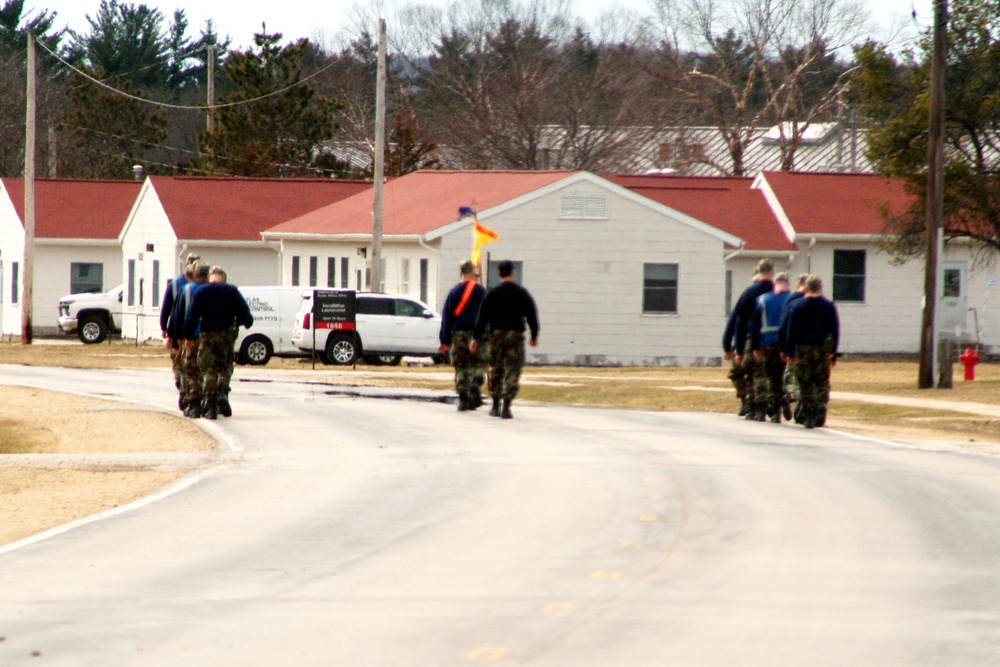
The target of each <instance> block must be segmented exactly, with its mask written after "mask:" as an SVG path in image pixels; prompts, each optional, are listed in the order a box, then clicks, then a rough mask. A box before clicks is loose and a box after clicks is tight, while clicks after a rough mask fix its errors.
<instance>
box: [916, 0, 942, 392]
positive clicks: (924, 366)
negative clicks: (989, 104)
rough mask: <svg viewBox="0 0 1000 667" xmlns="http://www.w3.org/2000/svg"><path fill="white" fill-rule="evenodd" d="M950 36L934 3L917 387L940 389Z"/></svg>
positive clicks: (936, 0) (938, 5)
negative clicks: (940, 283) (946, 76)
mask: <svg viewBox="0 0 1000 667" xmlns="http://www.w3.org/2000/svg"><path fill="white" fill-rule="evenodd" d="M947 34H948V0H934V49H933V54H932V56H931V99H930V133H929V135H928V139H927V222H926V238H925V248H924V254H925V258H926V264H925V266H924V312H923V318H922V320H921V331H920V376H919V378H918V380H917V386H918V387H919V388H920V389H931V388H933V387H935V386H936V375H937V373H936V371H937V352H938V351H937V318H936V313H937V288H938V285H937V274H938V259H939V258H938V252H939V247H940V244H941V238H942V234H943V227H944V225H943V218H944V208H943V204H942V199H943V196H944V74H945V55H946V53H945V51H946V50H947Z"/></svg>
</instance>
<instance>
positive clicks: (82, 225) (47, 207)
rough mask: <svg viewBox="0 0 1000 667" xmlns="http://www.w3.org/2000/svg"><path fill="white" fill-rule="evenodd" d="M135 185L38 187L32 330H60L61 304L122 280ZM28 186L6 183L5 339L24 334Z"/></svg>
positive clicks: (1, 230) (0, 260) (2, 200)
mask: <svg viewBox="0 0 1000 667" xmlns="http://www.w3.org/2000/svg"><path fill="white" fill-rule="evenodd" d="M139 187H140V184H139V183H137V182H134V181H76V180H48V179H39V180H36V181H35V252H34V280H33V281H32V295H33V299H32V329H33V330H34V331H35V332H36V333H51V332H55V331H57V330H58V323H57V320H58V315H59V313H58V306H59V299H60V298H61V297H63V296H65V295H67V294H72V293H77V292H103V291H107V290H110V289H112V288H113V287H115V286H116V285H118V284H119V283H121V281H122V249H121V245H120V244H119V242H118V234H119V232H120V231H121V229H122V225H124V224H125V220H126V218H128V216H129V212H130V210H131V209H132V205H133V204H134V203H135V199H136V195H137V193H138V192H139ZM24 235H25V232H24V181H23V180H22V179H19V178H3V179H0V333H3V334H5V335H19V334H20V332H21V309H22V301H21V299H22V294H23V289H24V273H23V270H24Z"/></svg>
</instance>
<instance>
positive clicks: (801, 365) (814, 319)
mask: <svg viewBox="0 0 1000 667" xmlns="http://www.w3.org/2000/svg"><path fill="white" fill-rule="evenodd" d="M839 343H840V322H839V318H838V316H837V308H836V306H834V304H833V302H831V301H829V300H828V299H826V298H825V297H824V296H823V282H822V281H821V280H820V279H819V278H818V277H817V276H814V275H809V274H802V275H800V276H799V277H798V281H797V286H796V290H795V291H794V292H790V291H789V280H788V276H787V275H786V274H784V273H779V274H778V275H777V276H775V275H774V264H773V262H771V260H768V259H764V260H761V261H760V262H758V264H757V266H756V268H755V270H754V281H753V283H752V284H751V285H750V286H749V287H747V288H746V289H745V290H744V291H743V293H742V294H741V295H740V298H739V299H738V300H737V302H736V306H735V307H734V308H733V311H732V313H731V314H730V316H729V320H728V321H727V323H726V329H725V332H724V333H723V336H722V349H723V351H724V352H725V357H726V359H728V360H731V361H732V362H733V363H732V366H731V367H730V369H729V379H730V380H732V382H733V386H734V387H735V388H736V396H737V397H738V398H739V399H740V401H741V406H740V412H739V414H740V415H741V416H745V417H746V418H747V419H751V420H755V421H766V420H770V421H771V422H773V423H780V422H781V418H782V416H784V418H785V420H786V421H790V420H792V419H794V420H795V422H796V423H797V424H802V425H804V426H805V427H806V428H816V427H818V426H823V425H824V424H826V409H827V403H828V402H829V399H830V369H831V368H832V366H834V365H835V364H836V359H837V347H838V345H839ZM792 403H796V406H795V408H794V410H793V408H792Z"/></svg>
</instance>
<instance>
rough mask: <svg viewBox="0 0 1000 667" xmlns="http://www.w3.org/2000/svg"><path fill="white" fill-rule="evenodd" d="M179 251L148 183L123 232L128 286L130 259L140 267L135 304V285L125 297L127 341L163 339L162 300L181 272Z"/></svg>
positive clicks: (123, 269)
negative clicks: (156, 275) (155, 278)
mask: <svg viewBox="0 0 1000 667" xmlns="http://www.w3.org/2000/svg"><path fill="white" fill-rule="evenodd" d="M149 246H152V248H153V249H152V250H151V251H150V250H148V249H147V248H148V247H149ZM178 252H180V248H178V246H177V237H176V236H175V235H174V231H173V228H172V227H171V226H170V221H169V220H168V219H167V214H166V212H165V211H164V210H163V206H162V205H161V204H160V200H159V198H158V197H157V195H156V191H155V190H154V189H153V187H152V184H151V181H149V180H147V181H146V182H145V183H144V184H143V186H142V190H140V192H139V199H138V203H137V204H136V206H135V207H134V209H133V211H132V215H131V216H130V218H129V220H128V221H127V222H126V223H125V228H124V231H123V233H122V270H121V275H122V281H123V282H125V283H128V279H129V271H128V266H129V260H132V261H134V262H135V266H136V281H135V283H136V284H135V286H134V287H135V293H134V294H133V295H132V302H133V303H132V305H131V306H130V305H129V291H130V290H132V289H133V286H131V285H128V284H126V286H125V295H124V298H123V305H122V311H123V314H122V335H123V336H124V337H125V338H137V339H140V340H148V339H152V338H159V337H160V324H159V319H160V300H161V299H162V297H163V290H164V287H165V286H166V281H167V280H169V279H170V278H172V277H173V276H174V275H175V274H176V273H177V267H178V260H177V254H178ZM154 262H159V266H160V282H159V284H157V285H154V284H153V266H154ZM140 281H141V282H140ZM140 284H141V287H142V292H141V294H140V293H139V286H140Z"/></svg>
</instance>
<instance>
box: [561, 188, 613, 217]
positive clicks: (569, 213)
mask: <svg viewBox="0 0 1000 667" xmlns="http://www.w3.org/2000/svg"><path fill="white" fill-rule="evenodd" d="M559 206H560V208H561V210H560V212H559V217H560V218H583V219H585V220H607V219H608V196H607V195H604V194H572V195H563V196H562V197H560V198H559Z"/></svg>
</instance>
